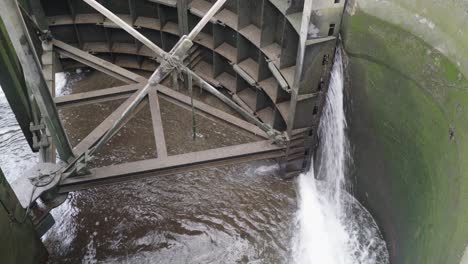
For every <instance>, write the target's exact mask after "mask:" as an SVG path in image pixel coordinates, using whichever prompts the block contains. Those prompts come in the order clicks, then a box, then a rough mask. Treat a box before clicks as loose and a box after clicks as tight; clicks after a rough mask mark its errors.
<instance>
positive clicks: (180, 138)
mask: <svg viewBox="0 0 468 264" xmlns="http://www.w3.org/2000/svg"><path fill="white" fill-rule="evenodd" d="M62 77H63V76H62ZM120 84H121V83H120V82H118V81H115V80H113V79H110V78H108V77H106V76H105V75H102V74H99V73H96V72H85V73H81V74H68V75H67V85H65V86H64V87H62V88H61V89H60V91H58V93H59V94H67V93H76V92H83V91H89V90H92V89H96V88H106V87H112V86H116V85H120ZM197 97H199V98H200V99H202V100H204V101H206V102H209V103H211V104H214V105H216V104H217V102H216V100H215V99H213V98H210V97H209V96H207V95H206V94H201V95H200V94H198V93H197ZM121 102H122V99H120V100H115V101H111V102H105V103H99V104H94V105H86V106H77V107H71V108H66V109H62V110H60V115H61V118H62V120H63V123H64V126H65V129H66V131H67V133H68V135H69V137H70V141H71V143H72V144H73V145H76V144H77V143H78V142H79V141H80V140H82V139H83V138H84V137H85V136H86V135H87V134H88V133H89V132H90V131H91V130H92V129H93V128H94V127H95V126H96V125H97V124H98V123H99V122H101V121H102V120H103V119H104V118H105V117H106V116H107V115H109V114H110V113H111V112H112V111H113V110H114V109H115V108H117V107H118V105H119V104H120V103H121ZM217 107H220V108H221V107H222V106H220V105H217ZM161 108H162V118H163V126H164V129H165V134H166V141H167V144H168V152H169V154H180V153H185V152H190V151H198V150H204V149H210V148H215V147H221V146H228V145H235V144H239V143H245V142H252V141H255V140H258V139H256V138H255V137H253V136H251V135H249V134H247V133H242V132H240V131H238V130H236V129H235V128H232V127H229V126H227V125H225V124H220V123H217V122H214V121H213V120H209V119H206V118H203V117H201V116H197V139H196V141H193V140H192V139H191V137H192V134H191V113H190V112H189V111H187V110H185V109H182V108H180V107H179V106H176V105H174V104H172V103H170V102H168V101H164V100H161ZM154 157H157V150H156V147H155V139H154V137H153V134H152V127H151V122H150V111H149V108H148V106H144V107H143V108H142V109H141V110H140V111H139V112H138V114H137V115H136V116H135V117H134V118H133V119H132V120H131V121H130V122H129V123H127V125H126V126H125V127H124V128H123V129H122V130H121V131H120V132H119V133H118V134H117V135H116V136H115V137H114V138H113V139H112V140H111V141H110V142H109V146H106V147H105V148H104V149H103V150H102V151H101V152H100V153H99V154H98V155H97V158H96V160H95V162H94V163H93V166H105V165H110V164H118V163H122V162H127V161H134V160H141V159H147V158H154ZM295 211H296V194H295V186H294V182H290V181H283V180H280V179H279V178H278V177H277V176H276V166H275V163H274V162H273V161H261V162H252V163H248V164H243V165H236V166H226V167H219V168H212V169H205V170H201V171H195V172H190V173H183V174H177V175H172V176H157V177H153V178H148V179H146V180H140V181H135V182H129V183H125V184H118V185H109V186H103V187H99V188H93V189H89V190H85V191H80V192H75V193H71V194H70V195H69V199H68V200H67V201H66V203H65V204H63V205H62V206H61V207H59V208H57V209H55V210H54V212H53V215H54V217H55V219H56V221H57V223H56V225H55V226H54V227H53V229H52V230H50V231H49V232H48V233H47V234H46V236H45V237H44V242H45V244H46V246H47V248H48V250H49V252H50V263H288V262H289V259H290V243H291V238H292V234H291V233H292V226H291V224H292V222H293V221H292V219H293V217H294V213H295Z"/></svg>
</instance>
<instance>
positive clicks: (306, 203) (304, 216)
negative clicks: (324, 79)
mask: <svg viewBox="0 0 468 264" xmlns="http://www.w3.org/2000/svg"><path fill="white" fill-rule="evenodd" d="M343 83H344V82H343V63H342V56H341V50H340V49H337V53H336V56H335V62H334V66H333V71H332V76H331V81H330V89H329V91H328V95H327V100H326V105H325V109H324V112H323V116H322V119H321V122H320V126H319V135H320V138H321V147H320V149H319V153H318V161H319V164H318V168H317V177H315V173H314V166H311V169H310V171H309V172H307V173H305V174H302V175H300V176H299V179H298V189H299V190H298V193H299V201H298V204H299V211H298V212H297V215H296V221H297V223H296V228H297V230H296V233H295V235H294V238H293V257H292V258H293V261H294V263H296V264H308V263H320V264H371V263H379V264H380V263H382V264H384V263H389V257H388V251H387V248H386V245H385V242H384V241H383V239H382V236H381V234H380V232H379V229H378V227H377V225H376V223H375V221H374V220H373V218H372V216H371V215H370V214H369V212H368V211H367V210H366V209H365V208H364V207H362V205H361V204H359V203H358V202H357V201H356V200H355V199H354V198H353V197H352V196H351V195H349V194H348V193H347V192H346V189H347V188H349V187H350V186H348V184H347V183H346V164H347V162H348V161H349V159H350V153H349V142H348V139H347V137H346V131H345V130H346V117H345V112H344V102H343Z"/></svg>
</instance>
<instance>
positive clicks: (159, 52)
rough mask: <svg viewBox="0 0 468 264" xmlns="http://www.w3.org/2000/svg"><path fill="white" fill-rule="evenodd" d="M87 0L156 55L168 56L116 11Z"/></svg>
mask: <svg viewBox="0 0 468 264" xmlns="http://www.w3.org/2000/svg"><path fill="white" fill-rule="evenodd" d="M83 1H85V2H86V3H87V4H88V5H90V6H91V7H93V8H94V9H96V10H97V11H98V12H99V13H101V14H103V15H104V16H105V17H107V18H108V19H109V20H111V21H112V22H114V23H115V24H116V25H117V26H119V27H121V28H122V29H123V30H125V31H127V32H128V33H129V34H130V35H132V36H133V37H134V38H136V39H138V40H139V41H140V42H141V43H143V44H144V45H145V46H147V47H148V48H150V49H151V50H152V51H154V53H156V55H157V56H158V57H160V58H164V57H165V56H166V52H165V51H164V50H162V49H161V48H160V47H158V46H157V45H156V44H154V43H153V42H152V41H151V40H149V39H148V38H147V37H145V36H143V35H142V34H140V33H139V32H138V31H137V30H135V29H134V28H133V27H132V26H131V25H129V24H127V23H126V22H125V21H123V20H122V19H120V18H119V17H118V16H116V15H115V14H114V13H112V12H111V11H110V10H108V9H107V8H105V7H104V6H102V5H101V4H99V3H98V2H97V1H96V0H83Z"/></svg>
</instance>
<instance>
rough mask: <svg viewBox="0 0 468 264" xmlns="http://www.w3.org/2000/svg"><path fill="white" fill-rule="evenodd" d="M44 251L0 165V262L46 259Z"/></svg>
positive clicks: (40, 260) (24, 263)
mask: <svg viewBox="0 0 468 264" xmlns="http://www.w3.org/2000/svg"><path fill="white" fill-rule="evenodd" d="M46 260H47V251H46V249H45V247H44V245H43V244H42V242H41V240H40V238H39V237H38V235H37V233H36V231H35V230H34V227H33V224H32V222H31V220H30V219H29V217H25V210H24V209H23V208H22V207H21V205H20V203H19V201H18V199H17V198H16V195H15V193H14V192H13V189H12V188H11V187H10V184H9V183H8V181H7V180H6V178H5V176H4V175H3V173H2V170H1V169H0V263H5V264H7V263H8V264H9V263H21V264H29V263H31V264H33V263H34V264H35V263H46Z"/></svg>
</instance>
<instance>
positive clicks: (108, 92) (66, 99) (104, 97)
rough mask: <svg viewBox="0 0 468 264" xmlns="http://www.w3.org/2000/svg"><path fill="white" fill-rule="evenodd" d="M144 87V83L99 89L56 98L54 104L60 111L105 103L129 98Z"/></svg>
mask: <svg viewBox="0 0 468 264" xmlns="http://www.w3.org/2000/svg"><path fill="white" fill-rule="evenodd" d="M143 86H144V84H143V83H139V84H129V85H123V86H118V87H112V88H106V89H99V90H96V91H91V92H85V93H76V94H70V95H64V96H59V97H55V98H54V102H55V104H56V105H57V107H58V108H59V109H61V108H66V107H73V106H78V105H84V104H92V103H97V102H105V101H110V100H115V99H120V98H128V97H129V96H130V95H131V93H133V92H135V91H137V90H138V89H140V88H142V87H143Z"/></svg>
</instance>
